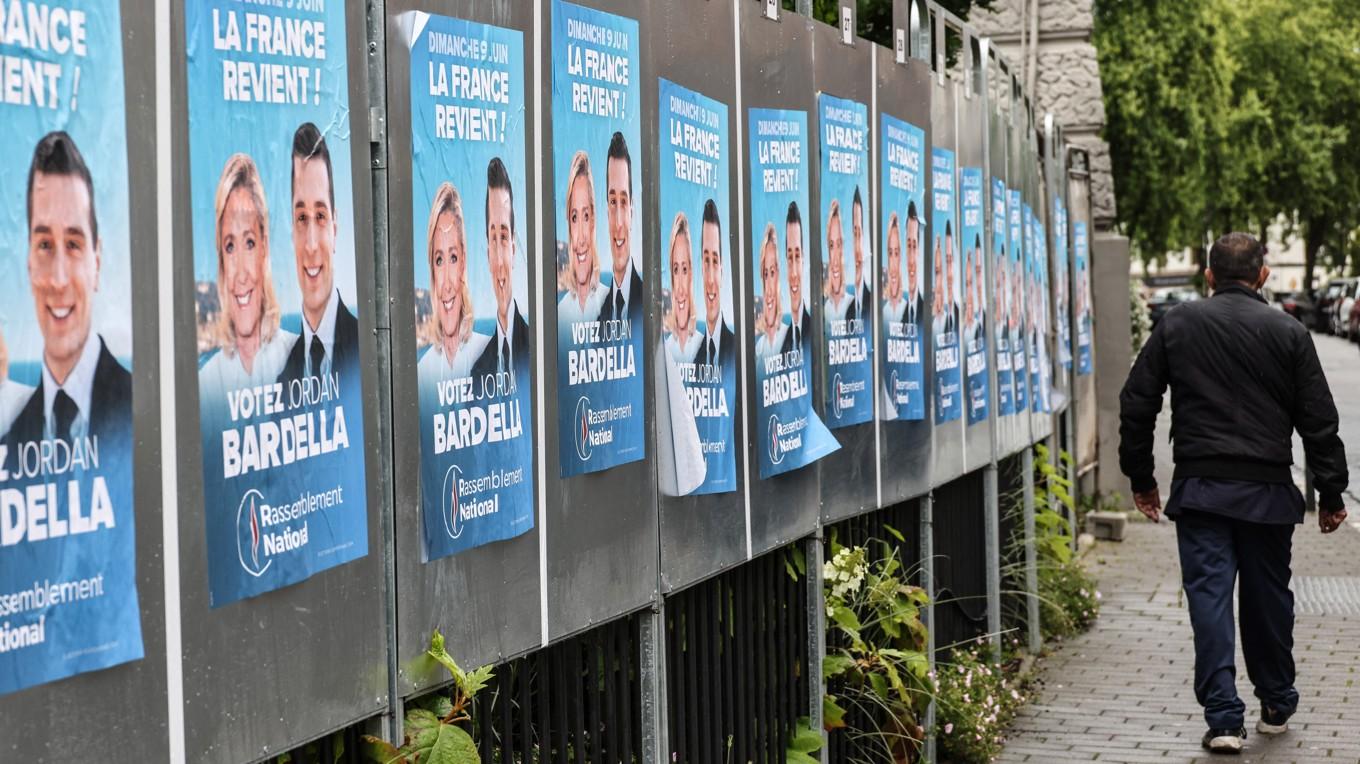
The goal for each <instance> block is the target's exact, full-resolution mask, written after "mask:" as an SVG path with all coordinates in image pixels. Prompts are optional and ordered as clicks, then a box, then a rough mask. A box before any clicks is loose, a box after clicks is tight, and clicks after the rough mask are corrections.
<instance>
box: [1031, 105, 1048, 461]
mask: <svg viewBox="0 0 1360 764" xmlns="http://www.w3.org/2000/svg"><path fill="white" fill-rule="evenodd" d="M1042 140H1043V136H1042V133H1040V131H1039V125H1038V122H1037V120H1035V119H1034V114H1033V112H1032V111H1030V112H1028V117H1027V121H1026V130H1025V165H1026V176H1025V177H1026V183H1025V189H1026V196H1025V199H1026V204H1028V205H1029V208H1030V209H1031V210H1032V211H1033V227H1032V231H1031V238H1032V245H1033V253H1032V255H1031V257H1032V261H1031V267H1032V268H1033V274H1034V275H1033V279H1032V280H1030V281H1029V285H1028V287H1027V290H1028V293H1027V295H1026V299H1027V300H1033V303H1032V304H1033V310H1032V311H1031V314H1030V315H1031V316H1032V317H1033V320H1034V322H1035V326H1034V329H1033V330H1032V332H1031V335H1032V344H1031V346H1030V347H1031V353H1030V359H1029V360H1030V408H1029V410H1030V433H1031V437H1033V438H1034V439H1035V440H1038V439H1041V438H1047V437H1048V436H1049V435H1051V434H1052V433H1053V415H1052V412H1051V411H1050V409H1051V407H1052V380H1053V350H1052V348H1053V345H1052V337H1051V333H1050V329H1051V326H1052V309H1053V305H1052V294H1051V292H1050V291H1049V289H1048V288H1047V287H1046V286H1045V283H1046V282H1045V275H1046V274H1045V271H1046V269H1047V268H1048V263H1049V261H1050V258H1049V243H1048V236H1047V233H1046V232H1047V228H1048V192H1047V188H1048V187H1047V185H1046V182H1045V180H1044V178H1045V173H1044V159H1043V151H1042V148H1041V142H1042Z"/></svg>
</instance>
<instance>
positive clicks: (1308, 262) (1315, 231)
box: [1303, 218, 1327, 292]
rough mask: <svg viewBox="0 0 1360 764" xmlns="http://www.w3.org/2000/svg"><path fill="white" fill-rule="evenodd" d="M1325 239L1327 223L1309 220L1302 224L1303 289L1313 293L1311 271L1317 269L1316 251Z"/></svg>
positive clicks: (1320, 220) (1317, 219) (1318, 219)
mask: <svg viewBox="0 0 1360 764" xmlns="http://www.w3.org/2000/svg"><path fill="white" fill-rule="evenodd" d="M1326 237H1327V221H1325V220H1323V219H1321V218H1309V219H1308V220H1307V222H1305V223H1304V236H1303V288H1304V289H1305V290H1306V291H1309V292H1311V291H1313V270H1314V268H1316V267H1317V256H1318V250H1320V249H1322V242H1323V240H1324V239H1326Z"/></svg>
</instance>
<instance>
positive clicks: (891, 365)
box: [880, 114, 929, 421]
mask: <svg viewBox="0 0 1360 764" xmlns="http://www.w3.org/2000/svg"><path fill="white" fill-rule="evenodd" d="M880 119H881V132H880V134H881V135H882V151H883V168H882V172H881V177H882V178H883V199H882V210H881V214H880V216H881V218H882V226H883V228H882V230H883V236H882V239H881V240H882V241H883V242H885V244H884V250H885V255H884V259H885V263H886V266H885V272H884V277H883V280H882V283H883V285H884V286H883V298H882V310H883V336H884V343H883V345H884V354H883V363H882V369H881V370H880V374H881V375H882V379H883V390H884V393H885V395H884V406H883V418H884V419H888V420H893V419H901V420H909V421H915V420H920V419H924V418H925V416H926V397H927V390H926V389H925V368H924V365H923V364H924V359H925V356H924V354H923V352H922V351H923V346H922V341H923V338H924V337H925V336H926V320H927V316H926V301H925V290H924V288H923V286H924V284H923V279H924V278H925V271H924V269H923V268H922V264H921V262H922V261H921V255H922V248H921V247H922V242H923V241H925V240H927V239H928V238H929V237H928V236H927V235H926V226H925V210H926V207H925V182H924V181H925V175H924V172H925V170H924V162H925V158H924V157H925V132H924V131H923V130H921V128H919V127H917V126H915V125H912V124H909V123H907V122H903V121H901V120H899V119H897V118H895V117H892V116H890V115H888V114H883V115H882V116H881V118H880Z"/></svg>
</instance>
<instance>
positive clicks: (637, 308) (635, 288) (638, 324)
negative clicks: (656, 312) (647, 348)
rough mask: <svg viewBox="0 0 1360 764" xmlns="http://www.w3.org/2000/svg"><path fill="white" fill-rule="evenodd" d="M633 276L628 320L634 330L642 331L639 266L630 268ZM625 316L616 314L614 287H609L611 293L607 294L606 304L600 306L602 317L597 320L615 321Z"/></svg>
mask: <svg viewBox="0 0 1360 764" xmlns="http://www.w3.org/2000/svg"><path fill="white" fill-rule="evenodd" d="M630 270H631V271H632V272H633V278H632V279H631V280H630V286H629V287H628V306H627V311H628V320H629V321H630V322H631V323H632V324H633V331H634V332H640V331H642V299H643V298H642V277H641V276H639V275H638V272H637V268H636V267H633V268H630ZM620 318H623V316H616V315H614V287H612V286H611V287H609V293H608V294H606V295H605V300H604V305H601V306H600V317H599V318H598V319H596V320H597V321H613V320H616V319H620Z"/></svg>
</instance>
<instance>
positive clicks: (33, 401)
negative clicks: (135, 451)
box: [5, 335, 132, 458]
mask: <svg viewBox="0 0 1360 764" xmlns="http://www.w3.org/2000/svg"><path fill="white" fill-rule="evenodd" d="M95 336H96V337H99V335H95ZM87 341H88V340H87ZM43 384H44V382H43V380H41V379H39V381H38V387H37V389H35V390H34V391H33V395H32V396H31V397H30V398H29V399H28V403H26V404H24V408H23V411H20V412H19V416H18V417H16V418H15V419H14V424H12V425H10V428H9V434H8V435H7V436H6V437H5V442H6V443H8V444H10V453H11V454H15V455H16V458H17V449H16V448H15V446H17V445H18V444H20V443H28V442H33V441H40V440H42V439H43V424H44V416H43ZM82 413H84V414H85V416H86V418H87V419H88V420H89V423H90V428H89V436H90V438H92V439H93V438H99V440H100V441H101V442H103V441H107V440H112V439H116V438H121V437H126V438H128V439H129V441H128V442H129V443H130V442H131V437H132V374H130V373H129V372H128V370H127V369H124V368H123V367H122V365H121V364H119V363H118V360H117V359H115V358H114V357H113V354H112V353H110V352H109V348H108V346H107V345H105V344H104V338H103V337H99V361H98V362H97V363H96V364H95V367H94V383H93V384H92V385H91V386H90V411H86V412H82ZM114 450H115V451H116V450H117V448H116V447H115V448H114Z"/></svg>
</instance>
